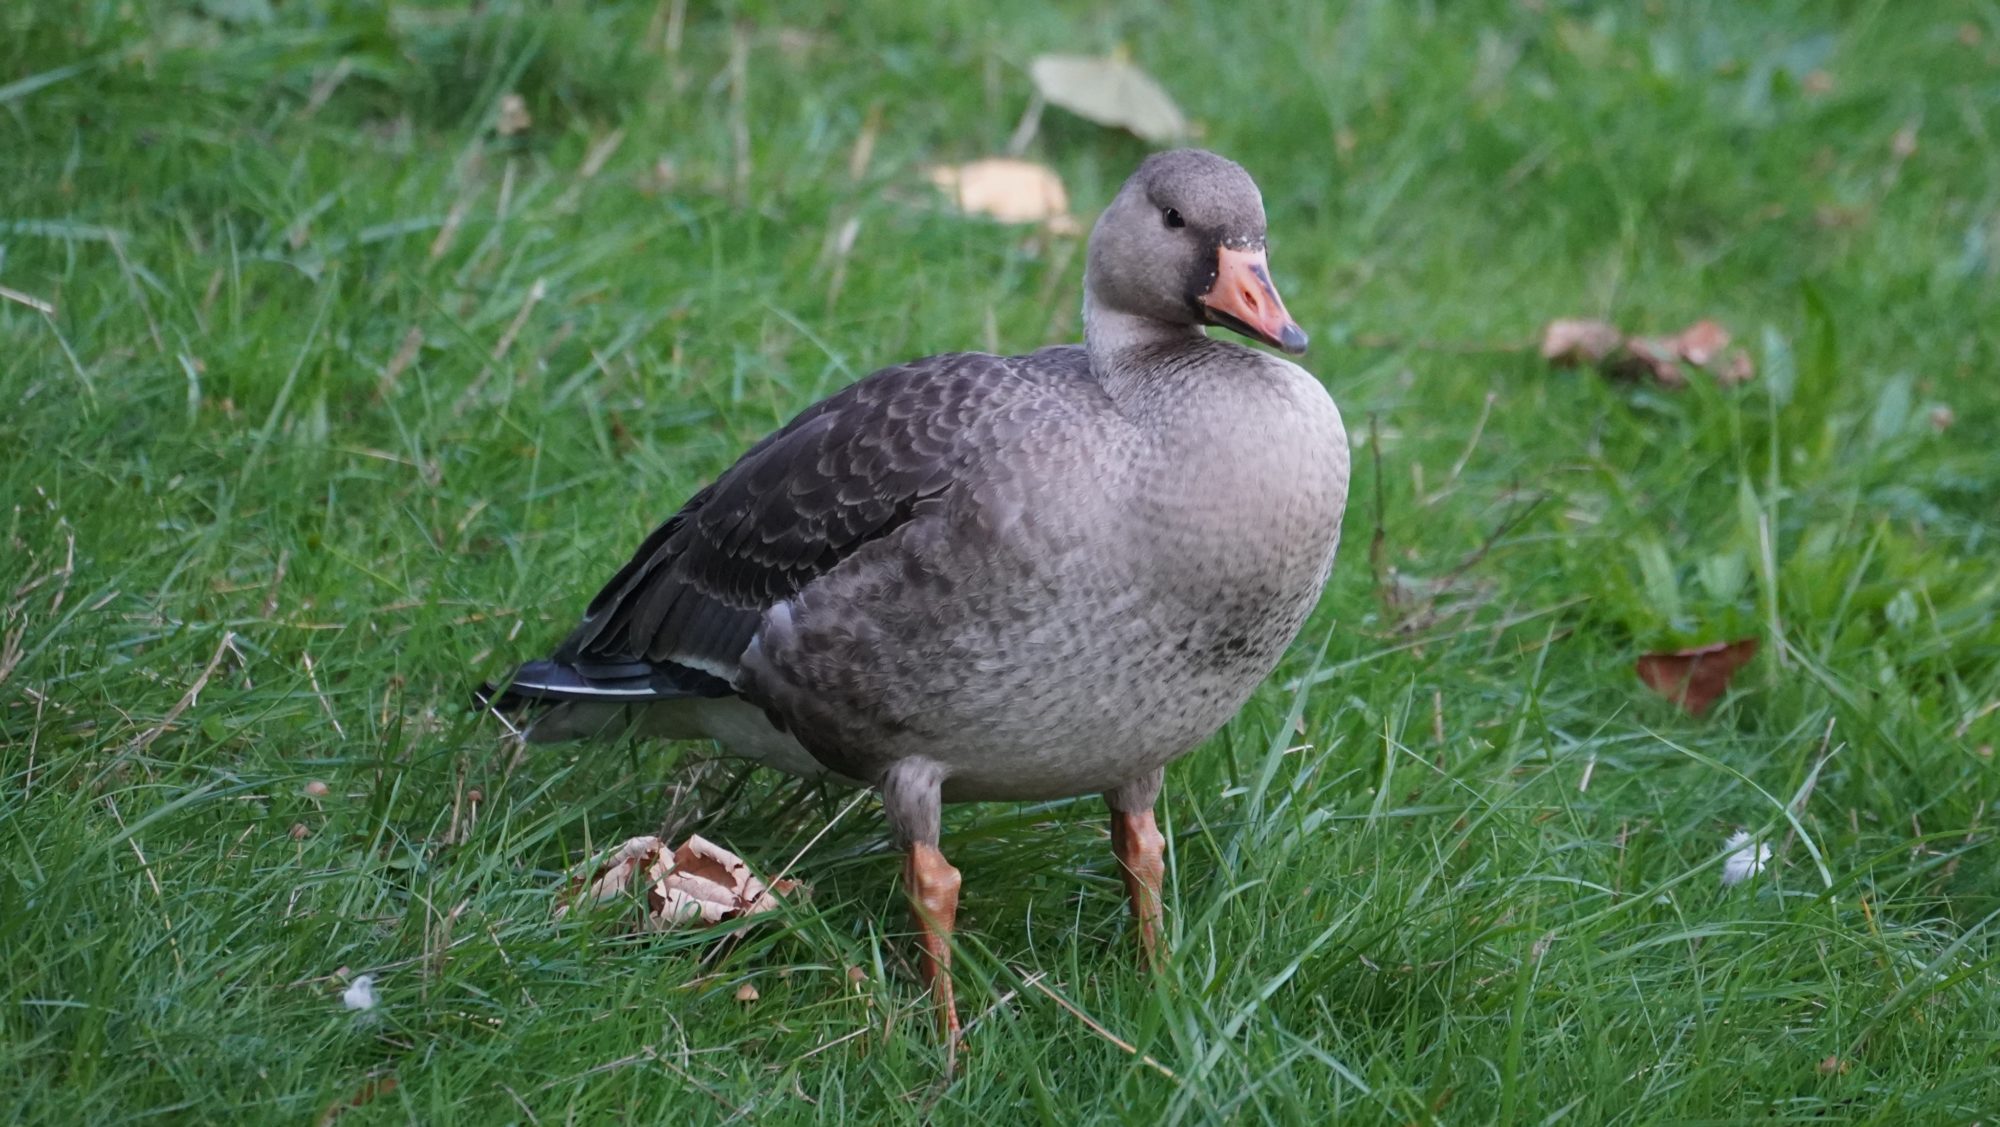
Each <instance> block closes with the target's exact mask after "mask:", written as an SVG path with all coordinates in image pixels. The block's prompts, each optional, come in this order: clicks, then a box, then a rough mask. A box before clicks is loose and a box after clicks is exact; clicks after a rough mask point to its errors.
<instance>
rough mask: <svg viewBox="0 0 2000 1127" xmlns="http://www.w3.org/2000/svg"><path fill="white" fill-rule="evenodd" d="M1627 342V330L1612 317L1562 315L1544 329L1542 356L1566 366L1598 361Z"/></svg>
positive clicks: (1550, 361) (1553, 362) (1596, 362)
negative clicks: (1596, 318) (1598, 318)
mask: <svg viewBox="0 0 2000 1127" xmlns="http://www.w3.org/2000/svg"><path fill="white" fill-rule="evenodd" d="M1623 343H1625V334H1624V333H1621V332H1619V331H1618V326H1616V325H1614V324H1612V323H1610V322H1609V321H1590V320H1585V319H1582V318H1575V317H1559V318H1557V319H1556V320H1553V321H1550V322H1549V323H1548V325H1547V326H1546V327H1545V328H1543V329H1542V359H1544V360H1547V361H1548V362H1549V363H1551V364H1558V365H1561V366H1563V367H1571V366H1573V365H1577V364H1598V363H1602V362H1603V361H1604V360H1605V359H1606V358H1608V357H1609V356H1610V355H1611V354H1612V353H1614V352H1616V351H1618V346H1619V345H1621V344H1623Z"/></svg>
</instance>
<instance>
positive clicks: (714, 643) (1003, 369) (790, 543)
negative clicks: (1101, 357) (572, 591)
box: [514, 348, 1088, 698]
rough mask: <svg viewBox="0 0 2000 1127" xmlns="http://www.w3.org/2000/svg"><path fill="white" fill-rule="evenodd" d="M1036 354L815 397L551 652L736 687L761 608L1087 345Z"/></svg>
mask: <svg viewBox="0 0 2000 1127" xmlns="http://www.w3.org/2000/svg"><path fill="white" fill-rule="evenodd" d="M1026 360H1027V358H1003V357H997V356H988V355H985V354H981V353H954V354H951V355H946V356H934V357H930V358H928V359H925V360H919V361H915V362H913V363H910V364H905V365H901V366H898V367H894V368H885V369H883V370H882V371H879V372H876V373H874V374H873V375H871V376H868V377H866V378H865V379H862V380H860V381H858V382H856V383H854V384H852V385H851V386H849V387H847V388H845V389H844V390H842V391H840V392H838V393H836V394H834V395H833V396H830V397H829V398H827V399H825V400H822V401H821V402H819V403H817V404H814V405H813V406H812V407H810V408H808V409H807V410H806V411H805V412H804V413H802V414H800V415H799V416H798V417H797V418H795V419H793V420H792V421H791V422H790V423H788V424H786V425H785V426H784V427H783V428H782V429H780V430H778V431H777V432H775V433H773V434H772V435H770V436H769V437H767V438H765V439H764V440H763V441H761V442H759V443H758V444H757V445H756V446H754V447H752V448H751V449H750V451H749V453H747V454H745V455H743V457H742V458H741V459H739V460H738V461H737V463H736V464H735V465H734V466H731V467H730V468H729V469H728V470H727V471H726V472H724V473H723V475H722V476H721V477H719V478H717V479H716V481H715V482H714V483H713V484H711V485H710V486H708V487H707V488H705V489H703V490H702V491H701V492H699V493H697V494H695V495H694V496H693V497H692V498H691V499H689V501H688V502H687V504H686V505H685V506H683V507H682V508H681V511H680V512H678V513H675V514H674V516H673V517H672V518H671V519H669V520H668V521H667V522H666V523H665V524H663V525H661V526H660V527H659V528H657V529H655V530H654V532H653V534H652V535H651V536H648V537H647V538H646V541H645V543H644V544H642V545H640V547H639V550H638V552H637V553H636V554H635V555H634V556H633V557H632V560H631V562H629V563H627V564H626V565H625V566H624V567H623V568H622V569H620V570H619V572H618V574H617V575H616V576H614V577H613V578H612V580H611V582H610V583H608V584H606V585H605V587H604V589H603V590H602V591H600V592H598V594H597V597H596V598H594V599H592V600H591V602H590V607H589V609H588V610H587V611H586V612H585V615H584V620H583V622H582V624H581V625H579V626H578V627H577V628H576V630H575V632H573V633H572V634H571V635H570V636H569V638H568V640H566V641H565V642H564V643H563V644H562V646H561V647H559V648H558V649H557V650H556V652H555V654H554V655H553V657H552V662H553V663H555V664H556V665H559V666H565V667H568V670H570V671H573V672H575V673H577V674H580V675H581V676H583V677H585V678H586V679H588V678H597V679H598V680H600V681H603V680H609V679H616V680H617V681H618V683H619V684H621V685H624V686H626V689H624V690H622V691H620V692H619V693H618V694H617V695H624V696H627V697H628V698H630V697H636V696H641V695H653V696H677V695H687V693H688V692H690V691H693V692H704V693H712V692H726V691H727V689H726V687H725V686H726V684H727V683H728V682H731V681H733V680H734V678H735V676H736V673H737V661H738V659H739V658H740V657H741V656H742V654H743V651H744V650H745V648H747V647H748V646H749V644H750V639H751V637H752V636H753V635H754V634H755V633H756V631H757V627H758V624H759V623H760V622H761V621H762V619H763V615H764V611H765V610H766V609H768V608H769V607H770V606H771V605H772V604H774V603H777V602H779V601H781V600H784V599H787V598H790V597H791V596H793V595H795V594H797V593H798V591H799V590H800V589H801V588H803V587H804V586H805V585H806V584H808V583H810V582H812V580H813V579H815V578H817V577H819V576H821V575H824V574H826V573H827V572H828V571H831V570H832V569H833V568H834V567H836V566H837V565H838V564H839V563H840V562H841V561H842V560H844V559H846V558H847V557H848V556H850V555H852V554H853V553H854V552H855V551H856V550H858V549H860V548H861V547H862V546H863V545H864V544H867V543H869V542H870V541H872V540H876V539H879V538H881V537H883V536H887V535H888V534H890V533H891V532H894V531H895V530H896V529H897V528H900V527H901V526H902V525H904V524H905V523H907V522H908V521H909V520H911V519H912V517H913V516H915V515H916V514H917V513H919V512H920V511H922V510H923V509H924V507H925V506H926V505H927V504H928V503H932V502H933V501H934V499H936V498H938V497H940V496H941V495H942V494H943V493H944V492H945V491H946V490H948V489H949V488H950V487H951V486H952V484H953V482H954V481H955V480H957V478H958V476H959V475H960V474H962V473H963V472H964V470H965V468H966V464H967V453H966V451H965V444H964V443H962V442H960V441H959V440H960V438H961V437H962V436H963V435H964V434H965V433H966V432H967V431H968V429H970V428H971V427H973V426H974V425H975V424H977V423H978V422H979V421H980V420H981V419H982V417H983V416H984V415H985V414H986V412H987V410H988V408H989V407H990V406H991V405H992V404H993V403H994V402H995V401H996V400H999V399H1007V398H1011V397H1013V396H1015V395H1018V393H1019V392H1020V391H1021V390H1022V381H1024V380H1031V381H1037V382H1039V381H1040V380H1043V379H1046V378H1047V377H1048V376H1049V375H1051V374H1060V376H1061V377H1064V378H1078V377H1087V374H1088V362H1087V361H1086V360H1085V358H1084V356H1083V350H1082V349H1081V348H1064V349H1044V350H1043V351H1042V352H1040V353H1037V354H1035V356H1034V357H1033V359H1032V364H1029V363H1026V362H1025V361H1026ZM543 664H545V663H536V666H541V665H543ZM526 672H527V670H525V669H524V670H523V673H524V674H525V673H526ZM653 685H657V686H658V688H656V689H654V690H653V691H652V692H651V693H650V694H647V693H646V692H645V689H646V688H647V686H653ZM691 686H692V688H691ZM514 687H515V689H516V690H517V691H519V690H522V689H531V688H534V687H535V686H532V685H523V684H522V683H521V680H520V677H519V675H517V680H516V682H515V686H514ZM555 687H556V686H553V685H552V686H550V688H555ZM548 695H550V696H555V695H568V694H557V693H551V694H548ZM579 695H592V694H579Z"/></svg>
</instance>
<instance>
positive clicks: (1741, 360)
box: [1715, 348, 1757, 387]
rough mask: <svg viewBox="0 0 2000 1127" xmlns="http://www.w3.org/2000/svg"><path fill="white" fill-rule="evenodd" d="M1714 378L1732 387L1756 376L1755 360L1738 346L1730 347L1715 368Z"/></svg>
mask: <svg viewBox="0 0 2000 1127" xmlns="http://www.w3.org/2000/svg"><path fill="white" fill-rule="evenodd" d="M1715 378H1716V380H1717V381H1719V382H1720V383H1723V384H1725V385H1727V386H1730V387H1734V386H1736V385H1737V384H1746V383H1749V382H1750V381H1751V380H1754V379H1756V378H1757V362H1756V361H1755V360H1752V359H1750V354H1749V353H1748V352H1745V351H1744V350H1742V349H1740V348H1732V349H1730V350H1729V353H1728V354H1727V355H1726V356H1724V357H1723V358H1722V366H1721V367H1719V368H1717V369H1715Z"/></svg>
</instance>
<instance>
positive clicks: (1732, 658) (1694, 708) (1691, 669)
mask: <svg viewBox="0 0 2000 1127" xmlns="http://www.w3.org/2000/svg"><path fill="white" fill-rule="evenodd" d="M1756 656H1757V639H1755V638H1739V639H1737V640H1736V641H1733V642H1716V643H1714V644H1712V645H1707V646H1696V647H1694V648H1692V649H1685V650H1675V651H1673V652H1672V653H1651V654H1646V655H1645V656H1644V657H1641V658H1640V659H1639V664H1638V673H1639V680H1641V681H1644V682H1645V683H1646V687H1647V688H1650V689H1652V690H1653V691H1654V692H1656V693H1658V694H1660V695H1661V696H1663V697H1665V698H1667V699H1668V700H1670V701H1672V702H1674V703H1675V704H1677V705H1679V706H1681V708H1682V709H1684V710H1686V711H1687V713H1688V714H1689V715H1691V716H1705V715H1707V714H1708V710H1709V709H1710V708H1713V707H1714V706H1715V702H1716V701H1717V700H1719V699H1721V697H1722V694H1723V693H1724V692H1726V691H1727V690H1728V688H1729V681H1730V678H1732V677H1734V676H1735V675H1736V671H1737V670H1739V669H1741V668H1743V667H1744V666H1745V665H1748V664H1749V663H1750V659H1751V658H1753V657H1756Z"/></svg>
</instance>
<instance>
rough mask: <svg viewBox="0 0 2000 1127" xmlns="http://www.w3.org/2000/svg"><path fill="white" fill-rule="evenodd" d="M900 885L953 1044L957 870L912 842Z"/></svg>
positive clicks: (931, 849)
mask: <svg viewBox="0 0 2000 1127" xmlns="http://www.w3.org/2000/svg"><path fill="white" fill-rule="evenodd" d="M903 885H904V887H905V888H906V889H907V890H908V892H909V896H910V916H911V918H912V919H913V920H914V921H915V922H916V925H917V942H918V943H919V944H921V945H922V947H923V951H922V954H921V956H920V958H921V964H922V967H923V972H924V983H925V984H926V985H928V986H929V987H930V990H931V999H932V1000H933V1001H934V1002H935V1003H936V1005H937V1009H938V1022H939V1025H940V1026H941V1027H942V1028H943V1030H944V1035H945V1037H946V1039H947V1042H948V1044H951V1045H956V1044H957V1042H958V1032H959V1030H958V1005H957V1002H956V1000H955V999H954V998H953V997H952V989H951V929H952V925H953V923H954V922H955V921H956V919H957V917H958V870H957V869H954V868H952V867H951V862H949V861H947V860H945V859H944V854H942V853H940V852H938V848H937V846H935V845H913V846H911V847H910V853H909V857H908V859H906V860H905V861H904V862H903Z"/></svg>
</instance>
